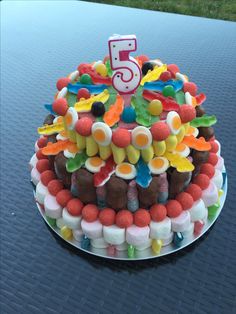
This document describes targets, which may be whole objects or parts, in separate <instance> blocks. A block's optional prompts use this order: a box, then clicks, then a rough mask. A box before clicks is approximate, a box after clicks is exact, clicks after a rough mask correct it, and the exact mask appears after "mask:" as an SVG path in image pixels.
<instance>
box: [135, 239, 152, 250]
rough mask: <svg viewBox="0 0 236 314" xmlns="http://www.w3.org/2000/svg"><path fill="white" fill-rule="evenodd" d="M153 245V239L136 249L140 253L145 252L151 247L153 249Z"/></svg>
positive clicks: (137, 246)
mask: <svg viewBox="0 0 236 314" xmlns="http://www.w3.org/2000/svg"><path fill="white" fill-rule="evenodd" d="M151 245H152V239H150V238H149V239H147V240H146V241H145V242H144V243H142V244H139V245H136V246H135V248H136V249H137V250H138V251H143V250H146V249H148V248H149V247H151Z"/></svg>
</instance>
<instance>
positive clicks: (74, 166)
mask: <svg viewBox="0 0 236 314" xmlns="http://www.w3.org/2000/svg"><path fill="white" fill-rule="evenodd" d="M87 158H88V156H87V155H86V154H85V152H82V153H79V154H76V155H75V157H74V158H69V159H68V160H67V162H66V170H67V171H68V172H74V171H76V170H78V169H80V168H81V167H82V166H83V165H84V164H85V161H86V160H87Z"/></svg>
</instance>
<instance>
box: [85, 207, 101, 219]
mask: <svg viewBox="0 0 236 314" xmlns="http://www.w3.org/2000/svg"><path fill="white" fill-rule="evenodd" d="M98 213H99V210H98V208H97V206H96V205H93V204H88V205H86V206H84V208H83V209H82V217H83V219H84V220H86V221H87V222H93V221H95V220H97V218H98Z"/></svg>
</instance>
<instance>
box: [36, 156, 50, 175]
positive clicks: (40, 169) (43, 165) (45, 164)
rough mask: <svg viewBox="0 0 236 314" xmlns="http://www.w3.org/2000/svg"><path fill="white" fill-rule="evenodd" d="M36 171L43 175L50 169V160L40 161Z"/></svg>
mask: <svg viewBox="0 0 236 314" xmlns="http://www.w3.org/2000/svg"><path fill="white" fill-rule="evenodd" d="M36 169H37V170H38V172H39V173H42V172H44V171H46V170H49V169H50V162H49V160H48V159H40V160H38V161H37V164H36Z"/></svg>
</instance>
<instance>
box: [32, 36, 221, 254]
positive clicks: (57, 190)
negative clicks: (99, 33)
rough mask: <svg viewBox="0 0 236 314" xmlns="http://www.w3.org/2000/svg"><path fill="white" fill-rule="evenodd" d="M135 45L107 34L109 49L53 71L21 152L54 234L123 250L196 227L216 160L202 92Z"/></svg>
mask: <svg viewBox="0 0 236 314" xmlns="http://www.w3.org/2000/svg"><path fill="white" fill-rule="evenodd" d="M135 50H136V38H135V36H132V35H129V36H113V37H111V38H110V39H109V56H106V57H105V58H104V59H103V60H99V61H95V62H90V63H81V64H79V66H78V68H77V70H76V71H74V72H72V73H71V74H69V75H68V76H67V77H63V78H59V79H58V81H57V83H56V87H57V91H56V93H55V96H54V100H53V102H52V104H47V105H45V108H46V109H47V110H48V111H49V112H48V115H47V116H46V118H45V120H44V122H43V125H42V126H40V127H39V128H38V133H39V135H40V137H39V139H38V140H37V141H36V143H35V154H34V155H33V156H32V158H31V160H30V169H31V180H32V182H33V184H34V185H35V187H36V189H35V198H36V202H37V203H38V204H39V206H40V207H41V209H42V211H43V212H44V215H45V217H46V219H47V221H48V223H49V224H50V225H51V226H53V227H55V228H58V229H59V230H60V233H61V235H62V237H63V238H65V239H66V240H73V241H78V242H81V247H82V248H85V249H88V248H89V247H91V248H97V249H100V248H101V249H107V252H108V254H110V255H115V254H116V252H117V251H127V255H128V256H129V257H133V256H135V252H136V251H140V250H145V249H147V248H150V247H151V249H152V251H153V254H159V253H160V251H161V249H162V247H163V246H165V245H168V244H170V243H173V244H174V245H176V246H181V242H182V241H183V239H184V238H187V237H190V236H192V235H193V234H195V235H199V234H200V233H201V231H202V229H203V227H204V224H205V223H206V222H207V220H208V219H212V218H214V216H215V215H216V212H217V210H218V208H219V198H220V195H221V193H222V190H221V188H222V185H223V175H222V170H223V167H224V161H223V158H222V157H221V156H220V143H219V142H218V141H217V140H216V138H215V136H214V130H213V127H212V126H213V125H214V124H215V123H216V117H215V116H214V115H208V114H206V113H205V110H204V108H203V106H202V104H203V103H204V102H205V100H206V96H205V95H204V94H203V93H199V92H198V88H197V85H196V84H195V83H193V82H191V80H190V79H189V78H188V76H186V75H185V74H182V73H181V70H180V69H179V67H178V66H177V65H176V64H165V63H163V62H161V61H160V60H159V59H150V58H149V57H147V56H146V55H139V56H137V57H135V58H132V57H131V56H129V53H130V52H132V51H135Z"/></svg>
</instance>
